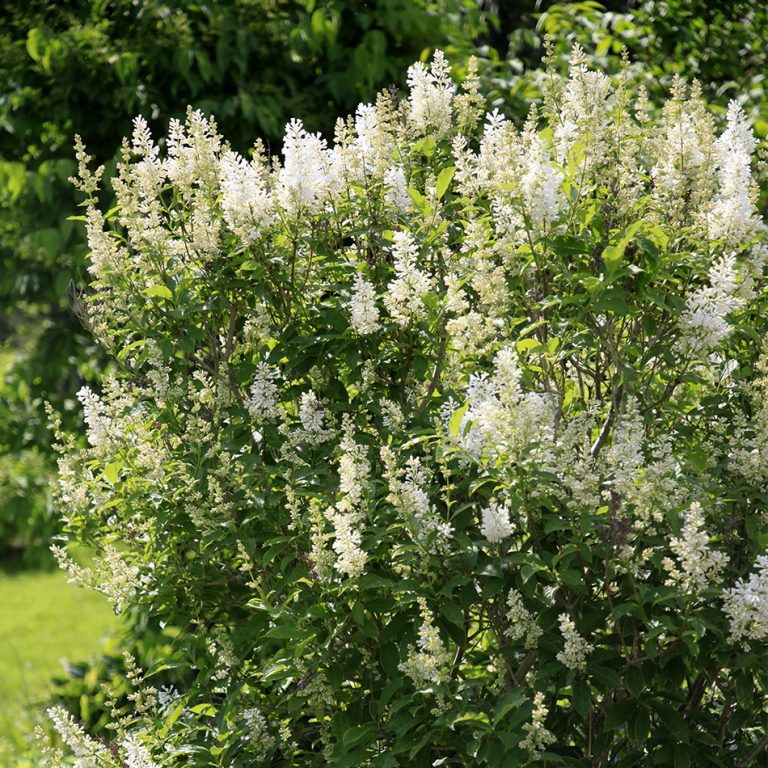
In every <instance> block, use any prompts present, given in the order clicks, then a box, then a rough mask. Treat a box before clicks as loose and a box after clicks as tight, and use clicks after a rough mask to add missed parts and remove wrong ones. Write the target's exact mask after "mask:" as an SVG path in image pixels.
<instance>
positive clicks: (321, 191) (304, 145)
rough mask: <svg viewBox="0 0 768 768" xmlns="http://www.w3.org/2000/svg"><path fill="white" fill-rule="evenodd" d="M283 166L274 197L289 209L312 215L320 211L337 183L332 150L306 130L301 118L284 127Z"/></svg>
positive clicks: (316, 135) (318, 137) (330, 197)
mask: <svg viewBox="0 0 768 768" xmlns="http://www.w3.org/2000/svg"><path fill="white" fill-rule="evenodd" d="M283 157H284V161H283V167H282V169H281V171H280V177H279V187H278V190H277V197H278V201H279V203H280V205H281V206H282V207H283V208H284V209H285V210H288V211H303V212H305V213H306V214H312V213H316V212H317V211H319V210H320V209H321V208H322V207H323V206H324V205H325V204H326V203H327V202H329V201H330V200H331V199H332V195H333V193H334V191H335V189H336V187H337V186H338V184H339V179H338V176H337V173H336V170H335V164H334V156H333V152H332V151H331V150H329V149H328V144H327V142H326V141H325V139H323V138H322V137H321V136H320V135H319V134H316V133H307V131H305V130H304V126H303V125H302V123H301V120H291V122H290V123H288V125H287V126H286V129H285V139H284V145H283Z"/></svg>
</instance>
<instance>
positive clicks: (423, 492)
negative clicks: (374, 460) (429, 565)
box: [381, 446, 453, 551]
mask: <svg viewBox="0 0 768 768" xmlns="http://www.w3.org/2000/svg"><path fill="white" fill-rule="evenodd" d="M381 459H382V462H383V464H384V477H385V479H386V480H387V483H388V485H389V495H388V496H387V500H388V501H389V502H390V504H392V506H393V507H394V508H395V509H397V511H398V512H399V514H400V515H402V517H403V519H404V521H405V523H406V527H407V530H408V532H409V534H410V536H411V538H412V540H413V541H414V542H416V543H417V544H419V545H420V546H422V547H424V548H426V549H428V550H431V551H443V550H445V549H446V547H447V546H448V544H449V543H450V541H451V538H452V535H453V527H452V526H451V524H450V523H449V522H447V521H446V520H443V519H442V518H441V517H440V515H439V514H438V512H437V509H436V507H435V505H434V504H433V503H432V501H431V500H430V498H429V493H428V492H427V474H426V471H425V469H424V467H423V466H422V464H421V461H420V460H419V459H418V458H417V457H416V456H411V457H410V458H408V460H407V461H406V464H405V470H404V471H403V470H400V469H398V467H397V460H396V457H395V455H394V453H393V451H392V449H391V448H390V447H389V446H384V447H382V449H381Z"/></svg>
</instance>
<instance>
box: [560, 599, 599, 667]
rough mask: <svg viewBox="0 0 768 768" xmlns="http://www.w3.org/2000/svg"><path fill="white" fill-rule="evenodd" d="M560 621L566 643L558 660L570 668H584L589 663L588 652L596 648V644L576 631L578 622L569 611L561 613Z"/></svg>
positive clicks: (561, 631)
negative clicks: (589, 641) (575, 621)
mask: <svg viewBox="0 0 768 768" xmlns="http://www.w3.org/2000/svg"><path fill="white" fill-rule="evenodd" d="M558 623H559V625H560V634H562V636H563V641H564V645H563V649H562V650H561V651H559V652H558V654H557V660H558V661H559V662H560V663H561V664H562V665H563V666H565V667H568V669H573V670H576V671H579V670H583V669H584V668H585V666H586V664H587V654H589V653H590V652H591V651H592V650H593V649H594V646H593V645H592V644H591V643H588V642H587V641H586V640H585V639H584V638H583V637H582V636H581V635H580V634H579V633H578V632H577V631H576V624H575V623H574V621H573V619H572V618H571V617H570V616H569V615H568V614H567V613H561V614H560V618H559V619H558Z"/></svg>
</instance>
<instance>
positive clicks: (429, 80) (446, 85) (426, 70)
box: [408, 51, 456, 136]
mask: <svg viewBox="0 0 768 768" xmlns="http://www.w3.org/2000/svg"><path fill="white" fill-rule="evenodd" d="M408 87H409V88H410V96H409V106H410V110H409V114H408V121H409V123H410V125H411V128H412V129H413V130H414V131H415V132H416V133H417V134H418V133H421V134H425V133H434V134H435V135H437V136H444V135H445V134H446V133H448V132H449V131H450V130H451V127H452V120H451V117H452V105H453V98H454V95H455V93H456V86H455V85H454V83H453V80H451V68H450V65H449V64H448V60H447V59H446V58H445V54H444V53H443V52H442V51H435V56H434V58H433V60H432V65H431V66H430V67H427V66H425V65H424V64H422V63H421V62H417V63H416V64H414V65H413V66H411V67H410V68H409V69H408Z"/></svg>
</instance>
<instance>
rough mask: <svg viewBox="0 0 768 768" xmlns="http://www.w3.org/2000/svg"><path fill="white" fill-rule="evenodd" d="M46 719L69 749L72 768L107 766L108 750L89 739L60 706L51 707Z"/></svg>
mask: <svg viewBox="0 0 768 768" xmlns="http://www.w3.org/2000/svg"><path fill="white" fill-rule="evenodd" d="M48 717H50V718H51V721H52V722H53V727H54V728H55V729H56V732H57V733H58V734H59V736H60V737H61V740H62V741H63V742H64V744H66V745H67V747H69V748H70V749H71V750H72V752H73V754H74V756H75V762H74V768H93V767H94V766H97V765H109V758H110V754H109V750H108V749H107V748H106V747H105V746H104V745H102V744H101V743H100V742H98V741H96V740H95V739H93V738H91V737H90V736H89V735H88V734H87V733H86V732H85V730H84V729H83V727H82V726H80V725H78V724H77V723H76V722H75V720H74V718H73V717H72V715H70V714H69V712H67V710H66V709H64V707H62V706H58V705H57V706H55V707H51V708H50V709H49V710H48Z"/></svg>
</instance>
